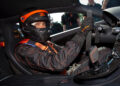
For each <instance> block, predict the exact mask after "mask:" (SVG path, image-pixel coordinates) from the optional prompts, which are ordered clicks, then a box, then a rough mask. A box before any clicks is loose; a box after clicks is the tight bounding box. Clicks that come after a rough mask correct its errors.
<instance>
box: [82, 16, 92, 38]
mask: <svg viewBox="0 0 120 86" xmlns="http://www.w3.org/2000/svg"><path fill="white" fill-rule="evenodd" d="M93 24H94V21H93V17H87V18H85V19H84V21H83V23H82V25H81V31H82V32H83V33H84V34H85V36H86V35H87V34H88V32H90V31H92V30H93V28H94V25H93Z"/></svg>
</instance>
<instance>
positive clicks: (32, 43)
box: [19, 39, 48, 50]
mask: <svg viewBox="0 0 120 86" xmlns="http://www.w3.org/2000/svg"><path fill="white" fill-rule="evenodd" d="M19 44H26V45H30V46H32V47H38V48H40V49H41V50H47V49H48V46H45V45H43V44H41V43H39V42H34V41H32V40H30V39H23V40H22V41H20V42H19Z"/></svg>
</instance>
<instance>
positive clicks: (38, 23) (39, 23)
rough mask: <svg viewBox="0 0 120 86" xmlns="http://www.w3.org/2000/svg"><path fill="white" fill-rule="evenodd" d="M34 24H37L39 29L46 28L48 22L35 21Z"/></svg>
mask: <svg viewBox="0 0 120 86" xmlns="http://www.w3.org/2000/svg"><path fill="white" fill-rule="evenodd" d="M32 25H33V26H35V27H36V28H37V29H42V28H46V22H44V21H38V22H34V23H32Z"/></svg>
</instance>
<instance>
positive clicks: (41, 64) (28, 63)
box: [15, 32, 85, 72]
mask: <svg viewBox="0 0 120 86" xmlns="http://www.w3.org/2000/svg"><path fill="white" fill-rule="evenodd" d="M84 40H85V35H84V34H83V33H82V32H78V33H77V34H76V35H75V36H74V37H73V38H72V39H71V40H70V41H68V42H67V43H66V44H65V46H63V47H60V46H58V45H56V44H54V48H55V49H56V50H57V52H58V53H55V52H54V51H52V49H50V46H49V45H48V44H47V43H45V44H44V45H46V46H48V48H49V49H50V50H51V51H52V52H51V53H50V52H48V51H44V50H41V49H40V48H38V47H36V48H35V47H32V46H31V45H26V44H20V45H18V46H17V47H16V49H15V56H16V59H17V61H18V62H19V63H20V64H22V65H24V66H25V67H27V68H30V70H31V69H32V70H36V71H38V70H39V71H58V72H61V71H63V70H64V69H65V68H66V67H68V66H69V65H70V64H71V62H73V60H74V59H75V58H76V57H77V55H78V54H79V52H80V50H81V48H82V46H83V43H84Z"/></svg>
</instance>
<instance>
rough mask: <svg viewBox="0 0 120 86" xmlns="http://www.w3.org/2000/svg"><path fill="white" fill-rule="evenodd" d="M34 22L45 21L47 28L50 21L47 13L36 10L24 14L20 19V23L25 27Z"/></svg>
mask: <svg viewBox="0 0 120 86" xmlns="http://www.w3.org/2000/svg"><path fill="white" fill-rule="evenodd" d="M36 21H45V22H46V24H47V26H49V23H50V20H49V16H48V11H46V10H41V9H37V10H33V11H30V12H28V13H25V14H24V15H22V16H21V17H20V22H21V23H22V24H25V25H26V24H30V23H33V22H36Z"/></svg>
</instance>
